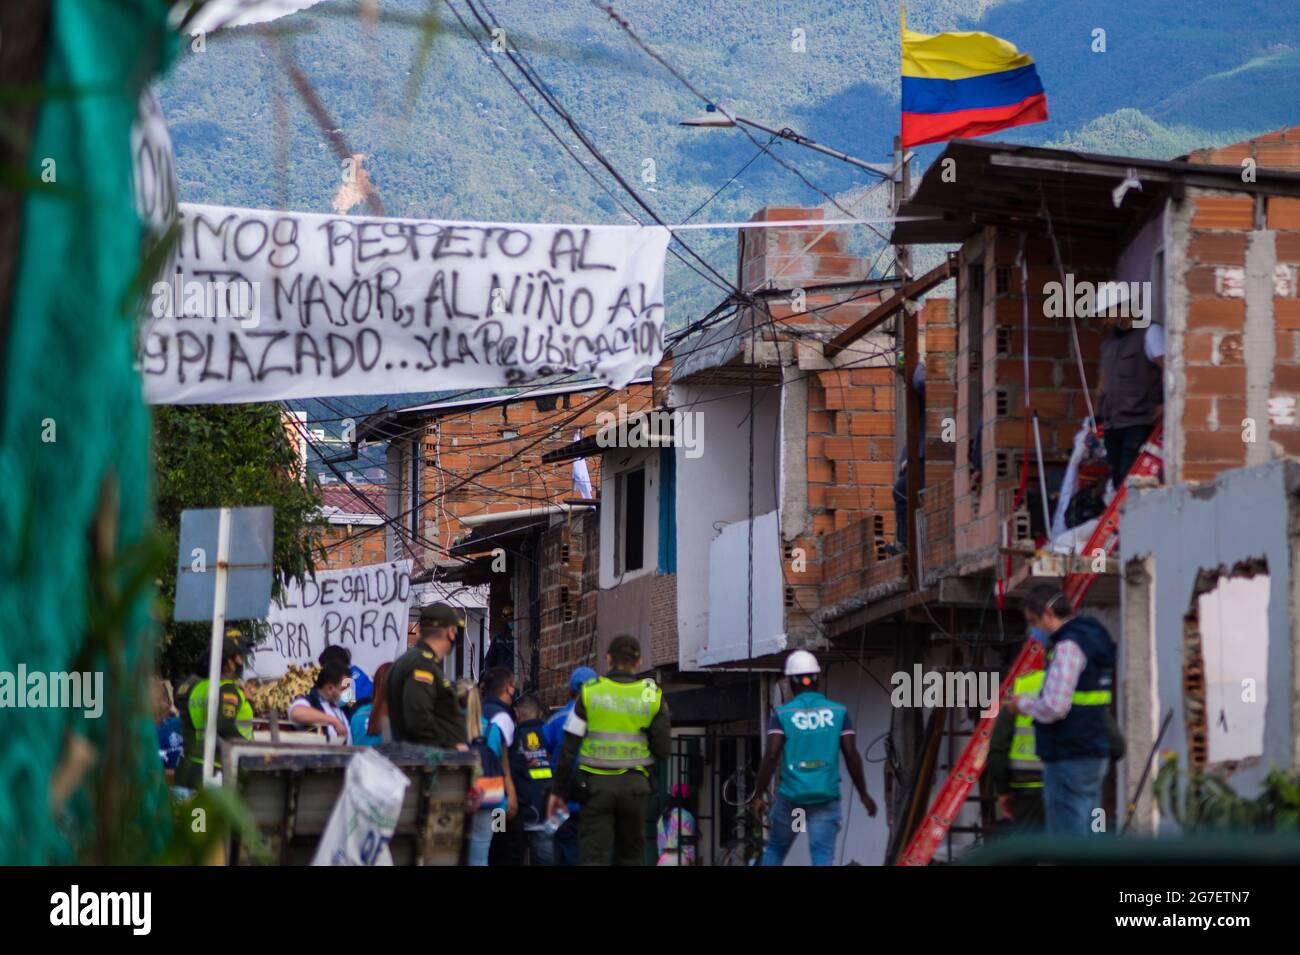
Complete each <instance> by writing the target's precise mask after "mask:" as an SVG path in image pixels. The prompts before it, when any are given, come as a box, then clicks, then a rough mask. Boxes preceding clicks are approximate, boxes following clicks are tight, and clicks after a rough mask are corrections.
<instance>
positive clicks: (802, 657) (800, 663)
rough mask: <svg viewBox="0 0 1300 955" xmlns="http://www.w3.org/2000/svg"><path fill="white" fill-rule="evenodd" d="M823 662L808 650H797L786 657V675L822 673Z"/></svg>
mask: <svg viewBox="0 0 1300 955" xmlns="http://www.w3.org/2000/svg"><path fill="white" fill-rule="evenodd" d="M821 672H822V667H821V664H820V663H818V662H817V658H816V657H815V656H813V655H812V654H811V653H809V652H808V651H807V650H795V651H794V652H793V653H791V654H790V655H789V656H788V657H786V658H785V675H786V676H803V675H804V674H808V673H821Z"/></svg>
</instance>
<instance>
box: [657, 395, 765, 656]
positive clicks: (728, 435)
mask: <svg viewBox="0 0 1300 955" xmlns="http://www.w3.org/2000/svg"><path fill="white" fill-rule="evenodd" d="M755 399H756V406H755V416H754V513H755V514H756V515H758V514H766V513H767V512H769V511H772V510H774V509H775V508H776V504H777V482H778V467H777V461H776V447H777V441H778V435H777V428H778V424H779V405H780V389H777V388H758V389H756V390H755ZM670 400H671V402H672V404H673V406H674V407H675V408H680V409H682V410H688V411H694V412H699V413H700V414H702V415H703V416H704V417H703V429H702V431H701V432H700V434H701V439H700V443H699V448H698V450H699V454H698V456H697V457H688V456H687V454H686V450H687V449H685V448H678V449H677V451H676V464H677V623H678V655H679V659H678V662H679V665H680V666H681V668H682V669H683V670H698V669H700V668H701V664H700V663H699V661H698V657H699V656H700V654H701V653H702V652H703V651H704V649H705V647H706V646H707V645H708V640H709V599H710V598H709V594H710V569H709V562H710V551H711V547H712V543H713V540H714V538H715V537H717V536H718V534H720V533H721V529H722V527H723V525H725V524H731V523H734V522H736V521H744V520H747V519H748V516H749V513H748V508H749V423H748V420H747V415H748V413H749V393H748V390H747V389H742V388H737V387H736V386H734V385H722V386H713V387H699V386H682V385H674V386H673V387H672V391H671V395H670ZM738 572H739V573H740V574H741V575H742V576H741V579H742V580H743V579H744V578H745V564H744V562H742V563H741V565H740V567H739V570H738ZM740 610H741V614H742V618H743V616H744V604H743V601H742V603H741V605H740Z"/></svg>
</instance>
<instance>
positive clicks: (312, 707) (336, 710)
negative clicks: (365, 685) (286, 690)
mask: <svg viewBox="0 0 1300 955" xmlns="http://www.w3.org/2000/svg"><path fill="white" fill-rule="evenodd" d="M351 688H352V678H351V676H350V675H349V673H348V670H347V667H345V666H344V665H343V664H342V663H339V662H338V661H337V660H331V661H329V662H328V663H326V664H325V665H324V666H323V667H321V668H320V672H319V673H318V674H316V685H315V686H314V687H312V689H311V692H309V693H308V694H307V695H306V696H300V697H298V698H297V699H296V700H294V701H293V702H292V703H290V704H289V719H290V720H292V721H293V722H295V723H297V724H298V725H299V726H323V727H324V728H325V738H326V739H327V740H329V741H330V742H333V741H334V740H336V739H341V740H342V741H343V742H344V744H347V743H350V742H351V741H352V733H351V731H350V730H349V728H348V718H347V714H346V713H345V712H344V709H343V708H344V707H345V706H347V705H348V704H349V703H351V702H352V701H351V699H350V698H349V696H350V690H351Z"/></svg>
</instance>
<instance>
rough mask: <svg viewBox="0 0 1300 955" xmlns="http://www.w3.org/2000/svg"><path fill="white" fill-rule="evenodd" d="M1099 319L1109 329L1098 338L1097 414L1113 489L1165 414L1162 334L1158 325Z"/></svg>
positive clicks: (1123, 476)
mask: <svg viewBox="0 0 1300 955" xmlns="http://www.w3.org/2000/svg"><path fill="white" fill-rule="evenodd" d="M1104 322H1105V324H1106V325H1107V326H1108V327H1109V328H1110V334H1109V335H1107V336H1106V337H1105V338H1104V339H1103V340H1102V343H1101V362H1100V365H1101V375H1100V379H1101V380H1100V394H1099V396H1098V401H1097V417H1098V418H1099V419H1100V420H1101V421H1102V422H1103V423H1104V424H1105V425H1106V434H1105V439H1106V460H1107V461H1108V462H1109V464H1110V474H1111V483H1112V484H1113V485H1114V487H1115V490H1117V491H1118V490H1119V488H1120V486H1121V485H1123V483H1124V479H1125V478H1126V477H1128V472H1129V471H1130V470H1132V468H1133V465H1134V464H1135V463H1136V462H1137V459H1138V455H1139V454H1141V453H1142V445H1143V444H1144V443H1145V442H1146V440H1147V438H1149V437H1150V436H1151V429H1152V428H1154V427H1155V425H1156V422H1157V421H1159V420H1160V417H1161V415H1162V414H1163V413H1164V404H1165V398H1164V380H1163V376H1164V367H1165V336H1164V326H1162V325H1157V324H1148V325H1146V326H1145V327H1136V326H1135V325H1134V324H1133V322H1132V321H1131V320H1129V319H1122V318H1121V319H1117V318H1106V319H1104Z"/></svg>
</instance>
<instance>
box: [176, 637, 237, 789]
mask: <svg viewBox="0 0 1300 955" xmlns="http://www.w3.org/2000/svg"><path fill="white" fill-rule="evenodd" d="M247 654H248V644H247V643H246V642H245V641H244V640H243V639H241V638H240V637H239V635H238V631H231V632H229V633H227V634H226V637H225V639H224V640H223V641H222V644H221V682H220V684H219V686H220V689H219V692H220V697H219V699H218V700H217V738H218V740H223V739H246V740H251V739H252V738H253V705H252V704H251V703H249V702H248V697H247V696H245V695H244V688H243V687H242V686H240V683H239V675H240V674H241V673H243V672H244V659H245V657H246V656H247ZM208 687H209V683H208V680H207V679H206V678H205V679H201V680H199V681H198V682H197V683H195V684H194V685H193V687H192V688H191V689H190V690H189V692H188V694H186V699H185V704H184V706H185V713H186V718H185V719H183V720H181V735H182V737H183V739H184V748H185V756H184V758H183V759H182V760H181V764H180V765H179V766H177V767H176V776H175V782H176V785H177V786H184V787H186V788H188V789H198V788H199V787H200V786H201V785H202V784H203V742H204V734H205V733H206V732H207V725H208ZM213 768H214V769H220V768H221V746H220V743H218V745H217V751H216V757H215V758H214V761H213Z"/></svg>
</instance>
